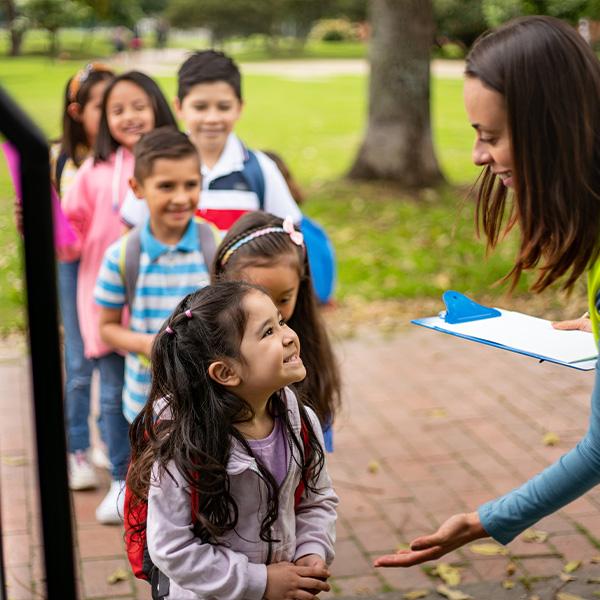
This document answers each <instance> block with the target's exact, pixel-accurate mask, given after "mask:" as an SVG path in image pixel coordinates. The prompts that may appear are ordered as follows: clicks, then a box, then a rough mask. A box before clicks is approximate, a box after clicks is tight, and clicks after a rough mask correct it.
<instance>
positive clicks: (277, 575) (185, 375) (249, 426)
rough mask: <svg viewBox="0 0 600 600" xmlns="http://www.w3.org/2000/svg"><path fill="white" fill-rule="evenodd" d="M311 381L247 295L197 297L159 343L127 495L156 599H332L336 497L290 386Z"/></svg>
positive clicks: (317, 437)
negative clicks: (143, 504) (141, 513)
mask: <svg viewBox="0 0 600 600" xmlns="http://www.w3.org/2000/svg"><path fill="white" fill-rule="evenodd" d="M305 375H306V371H305V368H304V365H303V363H302V360H301V358H300V344H299V341H298V337H297V336H296V334H295V333H294V332H293V331H292V330H291V329H290V328H289V327H287V326H286V324H285V322H284V320H283V319H282V317H281V315H280V314H279V312H278V310H277V308H276V307H275V305H274V304H273V302H272V301H271V299H270V298H269V296H268V295H267V294H266V293H265V292H264V291H263V290H261V289H260V288H257V287H256V286H252V285H249V284H246V283H243V282H228V283H219V284H216V285H213V286H209V287H206V288H203V289H202V290H200V291H198V292H195V293H194V294H191V295H189V296H187V297H186V298H185V299H184V300H183V301H182V302H181V303H180V304H179V306H178V307H177V308H176V309H175V311H174V313H173V315H172V316H171V317H170V318H169V319H168V320H167V322H166V323H165V325H164V326H163V329H162V330H161V332H160V333H159V334H158V335H157V338H156V341H155V344H154V348H153V352H152V390H151V393H150V398H149V401H148V403H147V405H146V407H145V409H144V411H143V412H142V413H141V414H140V415H139V416H138V418H137V419H136V420H135V421H134V423H133V425H132V432H131V440H132V465H131V467H130V470H129V473H128V482H127V483H128V488H129V490H130V492H131V493H133V494H134V495H135V496H137V498H139V499H140V500H141V501H145V500H146V499H147V502H148V513H147V523H146V524H145V527H146V533H147V546H148V553H149V557H150V559H151V560H152V563H153V565H154V569H155V573H154V574H155V577H154V579H155V581H157V582H158V587H159V589H158V594H157V596H158V597H160V598H171V599H174V598H176V599H177V600H184V599H196V598H202V599H223V600H235V599H256V600H260V599H261V598H267V600H279V599H284V598H285V599H287V598H290V599H298V600H310V599H312V598H314V597H315V595H316V594H318V593H319V592H320V591H327V590H329V585H328V584H327V582H326V580H327V578H328V577H329V570H328V565H329V564H330V563H331V561H332V560H333V556H334V554H333V545H334V542H335V520H336V511H335V507H336V505H337V497H336V495H335V492H334V491H333V489H332V487H331V480H330V478H329V476H328V474H327V470H326V467H325V457H324V452H323V438H322V433H321V427H320V425H319V421H318V419H317V417H316V415H315V414H314V412H313V411H312V410H310V409H309V408H307V407H304V406H303V405H302V403H301V402H300V401H298V400H297V399H296V397H295V395H294V393H293V392H292V391H291V390H290V389H289V388H287V387H286V386H288V385H290V384H292V383H295V382H298V381H301V380H302V379H303V378H304V377H305ZM158 572H160V576H158V577H157V576H156V575H157V573H158Z"/></svg>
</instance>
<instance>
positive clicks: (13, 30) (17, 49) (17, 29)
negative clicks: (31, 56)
mask: <svg viewBox="0 0 600 600" xmlns="http://www.w3.org/2000/svg"><path fill="white" fill-rule="evenodd" d="M0 9H1V12H2V17H3V19H2V20H3V21H5V22H6V26H7V29H8V31H9V34H10V48H9V51H8V53H9V55H10V56H19V54H21V44H22V43H23V36H24V35H25V31H26V30H27V26H28V22H27V17H26V16H25V15H23V14H22V11H20V10H19V6H18V5H17V3H16V1H15V0H0Z"/></svg>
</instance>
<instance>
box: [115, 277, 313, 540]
mask: <svg viewBox="0 0 600 600" xmlns="http://www.w3.org/2000/svg"><path fill="white" fill-rule="evenodd" d="M249 293H265V292H264V291H262V290H261V289H260V288H258V287H256V286H253V285H250V284H247V283H244V282H240V281H230V282H225V283H219V284H217V285H209V286H206V287H204V288H202V289H200V290H198V291H197V292H194V293H192V294H189V295H187V296H186V297H185V298H184V299H183V300H182V301H181V302H180V303H179V304H178V305H177V307H176V308H175V310H174V311H173V313H172V315H171V316H170V317H169V318H168V319H167V320H166V321H165V323H164V324H163V326H162V328H161V330H160V331H159V333H158V334H157V335H156V339H155V341H154V345H153V348H152V361H151V364H152V387H151V389H150V395H149V398H148V401H147V402H146V405H145V407H144V410H143V411H142V412H141V413H140V414H139V415H138V416H137V417H136V419H135V420H134V421H133V423H132V425H131V429H130V431H129V438H130V442H131V466H130V468H129V471H128V473H127V487H128V488H129V489H130V490H131V492H132V493H133V494H134V495H135V497H137V498H139V499H142V500H145V499H146V498H147V496H148V490H149V486H150V485H151V473H152V467H153V464H154V463H155V462H156V463H158V466H159V473H160V476H163V477H169V476H170V472H169V470H168V469H169V468H172V467H169V466H168V465H169V463H171V462H172V464H173V465H174V466H175V468H177V469H178V470H179V472H180V473H181V474H182V476H183V477H184V479H185V481H186V484H187V485H189V486H190V488H194V489H195V490H196V492H197V493H198V499H199V512H198V514H196V515H195V517H196V518H195V521H196V525H195V534H196V535H197V536H198V537H199V538H200V539H202V540H203V541H206V542H214V541H218V539H219V538H220V536H222V535H223V534H224V533H226V532H227V531H231V530H232V529H234V528H235V526H236V524H237V519H238V512H239V511H238V506H237V504H236V502H235V500H234V498H233V494H232V492H231V488H230V480H229V475H228V473H227V462H228V460H229V457H230V454H231V450H232V443H231V440H232V438H234V439H236V440H237V442H239V443H240V444H241V445H242V446H243V447H244V449H245V451H246V452H247V453H248V455H249V456H254V454H253V452H252V449H251V448H250V445H249V444H248V442H247V441H246V439H245V438H244V436H243V435H242V434H241V433H240V432H239V430H238V429H237V428H236V425H237V424H240V423H245V422H247V421H249V420H251V419H252V418H253V416H254V413H253V410H252V407H251V406H250V405H249V404H248V403H247V402H245V401H244V400H243V399H241V398H239V397H238V396H236V395H235V394H233V393H232V392H231V391H229V389H228V388H227V387H224V386H222V385H221V384H219V383H217V382H216V381H215V380H214V379H212V377H210V375H209V373H208V369H209V367H210V365H211V364H212V363H213V362H214V361H215V360H222V359H223V358H227V357H228V358H232V359H238V360H239V359H240V344H241V340H242V338H243V336H244V331H245V329H246V323H247V319H248V315H247V314H246V311H245V308H244V299H245V297H246V296H247V295H248V294H249ZM267 408H268V410H269V412H270V414H271V415H272V416H277V417H278V418H280V419H281V424H282V427H283V429H284V431H285V432H286V436H287V437H288V439H289V442H290V444H293V445H294V446H295V447H296V448H297V450H298V452H299V455H300V456H301V457H302V461H303V464H302V465H300V467H301V468H302V473H303V475H302V477H303V481H304V484H305V486H306V488H307V489H309V490H310V491H313V492H317V491H318V490H317V489H316V488H315V487H314V484H315V482H316V481H317V478H318V476H319V473H320V471H321V469H322V468H323V465H324V455H323V450H322V448H321V444H320V443H319V441H318V438H317V436H316V434H315V432H314V431H313V428H312V426H311V422H310V419H309V417H308V414H307V413H306V409H305V408H304V406H303V405H302V402H300V401H298V409H299V411H300V416H301V419H302V421H303V422H304V423H305V425H306V433H307V436H308V444H307V446H309V447H310V453H306V454H305V452H304V444H303V441H302V439H301V438H300V435H298V434H297V433H296V432H294V430H293V427H292V425H291V422H290V420H289V416H288V410H287V406H286V404H285V400H284V398H283V391H282V390H281V391H278V392H275V393H274V394H273V395H272V396H271V398H270V399H269V402H268V405H267ZM166 415H168V416H166ZM157 419H158V422H157ZM254 458H255V460H256V464H257V467H258V470H259V473H260V476H261V477H262V478H263V479H264V481H265V483H266V485H267V490H268V493H267V497H266V498H265V503H266V506H267V509H266V510H265V517H264V518H263V520H262V522H261V528H260V538H261V540H263V541H265V542H268V543H271V542H273V541H276V540H275V539H274V538H273V537H272V536H273V529H272V525H273V524H274V523H275V521H276V520H277V518H278V512H279V486H278V485H277V482H276V480H275V478H274V477H273V475H272V474H271V473H270V471H269V469H268V468H267V467H265V465H264V464H263V462H262V460H261V459H260V457H259V456H254ZM294 460H295V459H294Z"/></svg>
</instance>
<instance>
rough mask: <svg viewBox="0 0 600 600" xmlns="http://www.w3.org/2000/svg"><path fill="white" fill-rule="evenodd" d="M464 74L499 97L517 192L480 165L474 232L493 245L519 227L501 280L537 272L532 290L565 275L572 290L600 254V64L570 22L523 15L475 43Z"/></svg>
mask: <svg viewBox="0 0 600 600" xmlns="http://www.w3.org/2000/svg"><path fill="white" fill-rule="evenodd" d="M465 75H466V76H467V77H469V78H476V79H479V80H480V81H481V83H483V85H484V86H485V87H487V88H489V89H490V90H495V91H496V92H498V93H499V94H501V95H502V98H503V100H504V105H505V107H506V113H507V115H506V116H507V123H508V130H509V134H510V143H511V147H512V162H513V164H512V170H513V173H512V175H513V182H514V194H512V198H509V195H508V191H507V189H506V187H505V186H504V185H502V183H500V182H499V181H498V176H497V175H495V174H494V172H493V170H492V168H491V167H490V166H487V167H485V168H484V169H483V171H482V174H481V176H480V178H479V181H478V186H477V209H476V218H477V224H478V229H479V230H482V231H483V232H484V233H485V234H486V236H487V239H488V247H494V246H495V245H496V243H497V242H498V241H499V240H500V239H502V234H503V232H505V231H507V230H508V229H510V228H512V227H513V226H515V225H518V226H519V229H520V232H521V243H520V247H519V250H518V254H517V257H516V261H515V266H514V267H513V269H512V270H511V272H510V273H509V274H508V275H507V278H511V279H512V284H513V287H514V286H515V285H516V284H517V282H518V280H519V278H520V276H521V273H522V272H523V271H525V270H528V269H534V268H538V277H537V279H536V280H535V282H534V284H533V286H532V289H533V290H534V291H536V292H541V291H542V290H544V289H545V288H547V287H548V286H549V285H551V284H552V283H553V282H555V281H557V280H558V279H560V278H562V277H564V278H565V280H564V282H563V287H564V288H565V289H571V288H572V286H573V285H574V283H575V282H576V281H577V279H578V278H579V277H580V276H581V275H582V274H583V273H584V272H585V271H586V269H588V268H589V267H590V265H591V264H593V263H594V261H596V260H597V258H598V255H599V249H600V246H599V238H598V230H599V229H600V135H599V133H598V132H600V62H599V61H598V57H597V56H596V55H595V54H594V52H593V50H592V49H591V48H590V46H589V45H588V44H587V43H586V42H585V40H584V39H583V38H582V37H581V36H580V35H579V34H578V33H577V31H576V30H575V29H574V28H573V27H571V26H570V25H568V24H567V23H565V22H563V21H561V20H559V19H555V18H553V17H546V16H531V17H521V18H519V19H514V20H512V21H509V22H507V23H505V24H504V25H502V26H501V27H499V28H498V29H496V30H493V31H491V32H487V33H485V34H483V35H482V36H481V37H479V38H478V40H477V41H476V42H475V44H474V45H473V47H472V49H471V51H470V52H469V55H468V56H467V59H466V69H465Z"/></svg>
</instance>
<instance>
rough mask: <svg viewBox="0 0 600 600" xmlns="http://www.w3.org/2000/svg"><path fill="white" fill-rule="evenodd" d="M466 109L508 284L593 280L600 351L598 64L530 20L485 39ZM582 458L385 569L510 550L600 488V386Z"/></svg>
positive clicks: (577, 451) (387, 560)
mask: <svg viewBox="0 0 600 600" xmlns="http://www.w3.org/2000/svg"><path fill="white" fill-rule="evenodd" d="M465 74H466V78H465V85H464V97H465V106H466V109H467V114H468V117H469V120H470V122H471V125H472V126H473V128H474V129H475V132H476V141H475V146H474V149H473V161H474V162H475V164H477V165H480V166H482V167H483V172H482V174H481V176H480V178H479V181H478V186H477V208H476V219H477V224H478V227H479V229H480V230H482V231H483V232H484V233H485V235H486V236H487V240H488V246H489V247H491V248H493V247H494V246H495V245H496V244H497V242H498V241H499V240H500V239H501V238H502V236H503V234H504V233H505V232H506V231H508V230H510V229H511V228H513V227H518V229H519V230H520V232H521V244H520V247H519V250H518V254H517V257H516V260H515V265H514V267H513V269H512V270H511V272H510V273H509V275H508V276H507V277H508V278H510V279H512V282H513V284H516V282H517V281H518V280H519V277H520V276H521V274H522V272H523V271H525V270H533V269H535V270H536V271H537V273H538V276H537V279H536V280H535V282H534V284H533V290H534V291H536V292H541V291H543V290H545V289H546V288H547V287H548V286H549V285H551V284H552V283H554V282H557V281H560V282H561V283H562V286H563V288H564V289H567V290H568V289H570V288H572V286H573V285H574V284H575V282H576V281H577V280H578V278H579V277H580V276H582V275H583V274H584V273H587V277H588V299H589V313H590V319H591V324H592V329H593V332H594V336H595V338H596V341H598V320H599V312H598V309H599V307H600V260H599V257H598V254H599V248H600V246H599V239H600V236H599V234H600V62H599V61H598V59H597V58H596V56H595V55H594V53H593V52H592V50H591V49H590V47H589V46H588V45H587V44H586V43H585V41H584V40H583V39H582V38H581V37H580V36H579V35H578V33H577V32H576V31H575V30H574V29H573V28H572V27H570V26H569V25H567V24H566V23H563V22H562V21H559V20H558V19H554V18H551V17H539V16H536V17H525V18H521V19H516V20H514V21H510V22H508V23H506V24H505V25H503V26H502V27H500V28H498V29H497V30H495V31H492V32H489V33H487V34H484V35H483V36H482V37H481V38H480V39H479V40H478V41H477V42H476V43H475V45H474V46H473V48H472V50H471V52H470V54H469V56H468V57H467V65H466V72H465ZM591 403H592V412H591V417H590V427H589V430H588V432H587V434H586V436H585V437H584V438H583V439H582V440H581V441H580V442H579V444H577V446H576V447H575V448H574V449H573V450H571V451H570V452H568V453H567V454H565V455H564V456H563V457H561V458H560V460H558V461H557V462H556V463H554V464H553V465H551V466H550V467H548V468H547V469H546V470H544V471H543V472H542V473H539V474H538V475H536V476H535V477H533V478H532V479H530V480H529V481H528V482H526V483H525V484H523V485H522V486H521V487H519V488H517V489H515V490H513V491H511V492H509V493H508V494H506V495H504V496H502V497H500V498H497V499H495V500H492V501H490V502H487V503H486V504H483V505H482V506H480V507H479V508H478V510H477V511H475V512H472V513H464V514H458V515H454V516H452V517H450V518H449V519H448V520H447V521H446V522H445V523H443V524H442V526H441V527H440V528H439V529H438V531H437V532H436V533H434V534H432V535H428V536H423V537H419V538H417V539H415V540H413V542H412V543H411V546H410V550H404V551H400V552H398V553H397V554H394V555H389V556H384V557H380V558H379V559H377V560H376V561H375V566H382V567H390V566H403V567H408V566H412V565H415V564H419V563H422V562H425V561H427V560H433V559H436V558H439V557H440V556H443V555H444V554H446V553H448V552H450V551H452V550H454V549H456V548H458V547H460V546H462V545H464V544H466V543H468V542H470V541H472V540H475V539H478V538H481V537H487V536H491V537H493V538H494V539H496V540H498V541H499V542H501V543H503V544H505V543H508V542H510V541H511V540H512V539H513V538H514V537H515V536H517V535H518V534H519V533H521V532H522V531H523V530H524V529H526V528H527V527H530V526H531V525H532V524H533V523H535V522H536V521H538V520H539V519H541V518H542V517H544V516H546V515H548V514H550V513H552V512H554V511H556V510H558V509H559V508H561V507H562V506H564V505H565V504H567V503H569V502H571V501H572V500H574V499H575V498H577V497H579V496H581V495H582V494H584V493H585V492H586V491H587V490H589V489H590V488H592V487H593V486H595V485H596V484H598V483H600V378H599V377H598V373H597V374H596V385H595V388H594V391H593V394H592V401H591Z"/></svg>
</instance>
